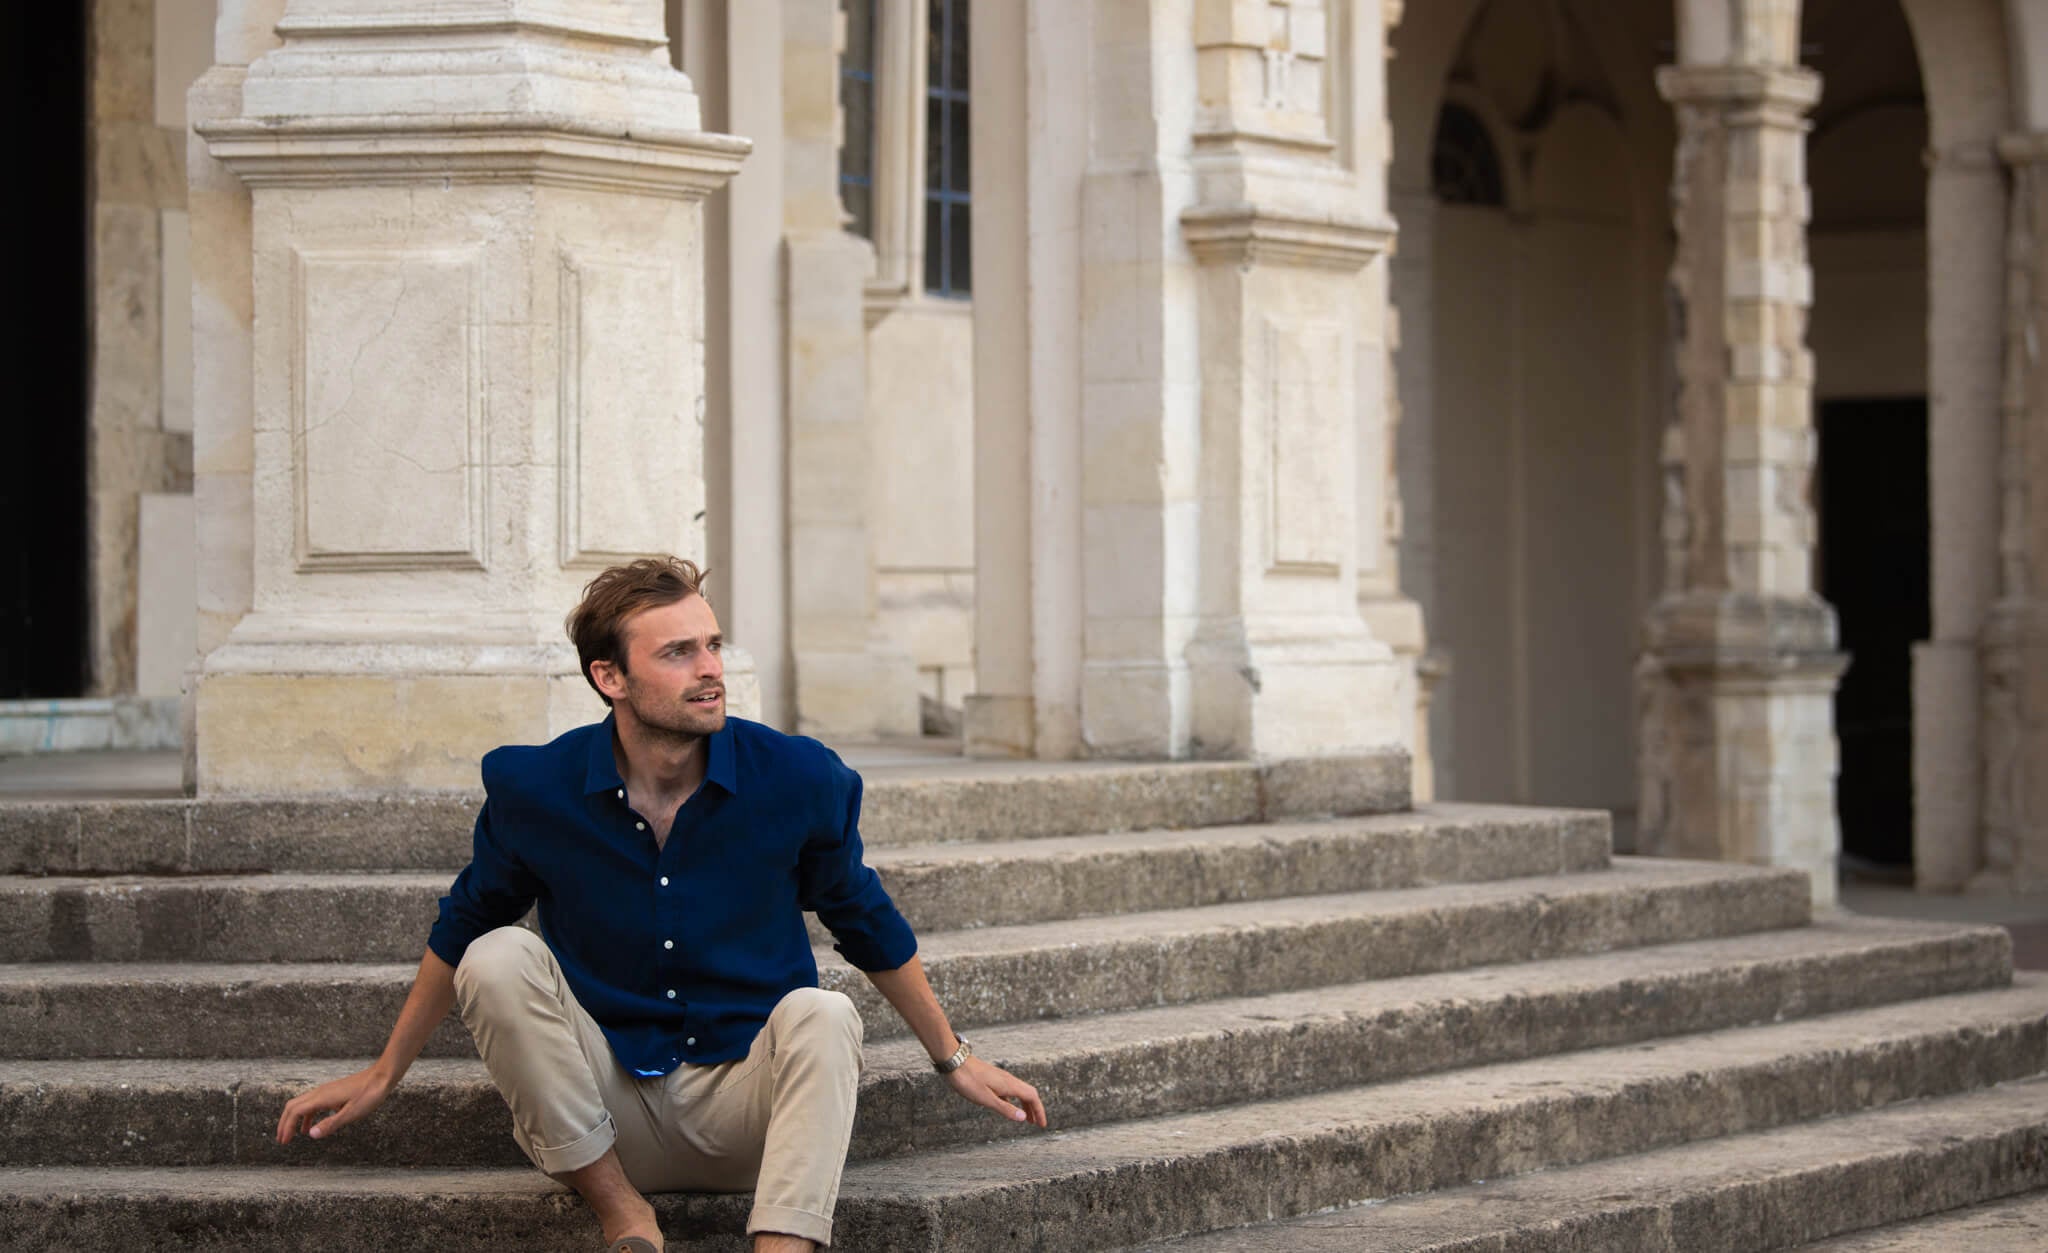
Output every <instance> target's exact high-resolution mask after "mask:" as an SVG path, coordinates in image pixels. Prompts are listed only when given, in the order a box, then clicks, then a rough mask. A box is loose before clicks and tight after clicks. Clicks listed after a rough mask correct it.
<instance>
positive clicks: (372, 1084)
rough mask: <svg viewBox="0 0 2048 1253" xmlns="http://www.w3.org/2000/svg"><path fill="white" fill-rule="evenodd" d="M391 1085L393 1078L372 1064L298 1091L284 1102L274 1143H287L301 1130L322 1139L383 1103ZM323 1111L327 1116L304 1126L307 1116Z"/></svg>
mask: <svg viewBox="0 0 2048 1253" xmlns="http://www.w3.org/2000/svg"><path fill="white" fill-rule="evenodd" d="M392 1086H393V1081H392V1080H391V1079H389V1078H387V1077H385V1075H384V1073H383V1072H382V1071H380V1070H379V1069H378V1068H377V1067H375V1066H372V1067H370V1068H369V1069H367V1070H358V1071H357V1072H356V1073H354V1074H352V1075H346V1076H344V1077H342V1078H340V1079H330V1080H328V1081H327V1082H326V1083H323V1084H321V1085H320V1086H319V1087H317V1088H313V1089H312V1090H310V1091H306V1092H301V1093H299V1094H298V1095H297V1096H295V1097H293V1098H292V1099H291V1100H289V1101H287V1102H285V1107H284V1113H283V1114H282V1115H280V1116H279V1117H278V1120H277V1142H278V1143H279V1144H290V1143H291V1142H292V1137H293V1136H295V1135H297V1134H298V1133H299V1132H300V1131H304V1132H305V1133H306V1135H307V1136H309V1137H311V1138H312V1139H315V1140H322V1139H325V1138H326V1137H328V1136H331V1135H333V1134H334V1133H335V1132H337V1131H339V1130H341V1129H342V1128H343V1127H346V1126H348V1125H349V1124H350V1123H352V1122H354V1121H355V1120H356V1119H358V1118H361V1117H363V1116H364V1115H365V1114H368V1113H369V1112H370V1111H371V1110H374V1109H376V1108H377V1107H378V1106H379V1105H382V1104H383V1103H384V1098H385V1097H387V1096H389V1095H390V1094H391V1088H392ZM323 1113H325V1114H326V1115H327V1117H325V1118H321V1119H320V1121H319V1122H316V1123H313V1124H312V1126H310V1127H308V1126H306V1122H307V1120H308V1119H311V1118H316V1117H318V1116H319V1115H321V1114H323Z"/></svg>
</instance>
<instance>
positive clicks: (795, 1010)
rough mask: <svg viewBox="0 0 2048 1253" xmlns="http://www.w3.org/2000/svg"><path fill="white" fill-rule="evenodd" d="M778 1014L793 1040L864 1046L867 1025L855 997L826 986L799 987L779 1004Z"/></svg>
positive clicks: (777, 1016) (783, 1027)
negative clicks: (855, 1002) (856, 1004)
mask: <svg viewBox="0 0 2048 1253" xmlns="http://www.w3.org/2000/svg"><path fill="white" fill-rule="evenodd" d="M774 1017H776V1018H778V1019H780V1020H781V1022H780V1023H779V1024H778V1025H779V1026H780V1027H781V1028H782V1032H783V1033H784V1034H786V1035H787V1036H789V1038H790V1039H792V1040H824V1041H829V1040H841V1041H846V1042H850V1043H851V1044H852V1045H853V1046H854V1047H855V1048H859V1047H860V1043H861V1039H862V1036H863V1033H864V1031H865V1027H864V1026H863V1025H862V1023H861V1018H860V1010H859V1009H857V1008H855V1007H854V1004H853V998H852V997H850V996H848V995H846V993H844V992H829V991H826V990H825V989H824V988H798V989H796V990H795V991H793V992H791V993H789V994H788V995H787V996H784V997H783V998H782V1000H781V1001H779V1002H778V1003H777V1004H776V1006H775V1012H774Z"/></svg>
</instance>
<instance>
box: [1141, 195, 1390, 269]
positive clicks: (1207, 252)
mask: <svg viewBox="0 0 2048 1253" xmlns="http://www.w3.org/2000/svg"><path fill="white" fill-rule="evenodd" d="M1180 222H1181V233H1182V235H1183V236H1185V238H1186V239H1187V243H1188V248H1189V249H1190V250H1191V251H1193V252H1194V254H1195V257H1196V258H1197V259H1198V260H1200V261H1201V262H1202V263H1203V264H1205V265H1218V264H1222V265H1292V266H1305V267H1312V268H1319V269H1328V270H1361V269H1364V268H1365V267H1366V266H1368V265H1370V264H1372V262H1373V259H1374V258H1376V257H1381V256H1385V255H1386V253H1387V252H1388V250H1389V249H1390V248H1391V247H1392V246H1393V242H1394V235H1395V229H1396V228H1395V225H1394V223H1393V222H1391V221H1387V220H1384V219H1377V220H1376V219H1371V218H1362V217H1347V216H1344V215H1341V214H1334V213H1332V214H1312V213H1302V212H1299V211H1296V210H1289V209H1278V208H1274V207H1271V206H1267V205H1256V204H1231V205H1198V206H1196V207H1194V208H1191V209H1188V210H1187V211H1185V212H1183V213H1182V214H1181V216H1180Z"/></svg>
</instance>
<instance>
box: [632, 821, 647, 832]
mask: <svg viewBox="0 0 2048 1253" xmlns="http://www.w3.org/2000/svg"><path fill="white" fill-rule="evenodd" d="M633 829H634V830H635V831H645V830H646V829H647V824H646V823H644V822H636V823H634V824H633Z"/></svg>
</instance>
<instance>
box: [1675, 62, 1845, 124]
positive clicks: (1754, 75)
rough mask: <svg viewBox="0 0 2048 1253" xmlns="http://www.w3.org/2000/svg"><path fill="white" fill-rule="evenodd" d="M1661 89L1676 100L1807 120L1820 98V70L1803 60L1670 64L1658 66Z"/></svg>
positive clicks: (1788, 120) (1798, 121) (1791, 121)
mask: <svg viewBox="0 0 2048 1253" xmlns="http://www.w3.org/2000/svg"><path fill="white" fill-rule="evenodd" d="M1657 92H1658V94H1660V95H1662V96H1663V97H1664V99H1666V100H1668V101H1670V102H1671V103H1672V104H1675V105H1707V106H1712V105H1747V106H1751V107H1753V108H1756V109H1757V110H1759V111H1760V112H1763V113H1766V114H1773V115H1776V116H1775V117H1774V118H1772V119H1771V120H1781V121H1784V122H1786V123H1788V124H1792V125H1798V126H1804V125H1805V119H1804V114H1805V113H1806V111H1807V110H1808V109H1811V108H1812V107H1813V106H1814V105H1816V104H1818V103H1820V92H1821V76H1820V75H1819V74H1818V73H1816V72H1815V71H1813V70H1809V69H1806V68H1804V67H1803V66H1766V65H1667V66H1664V67H1662V68H1661V69H1659V70H1658V71H1657Z"/></svg>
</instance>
